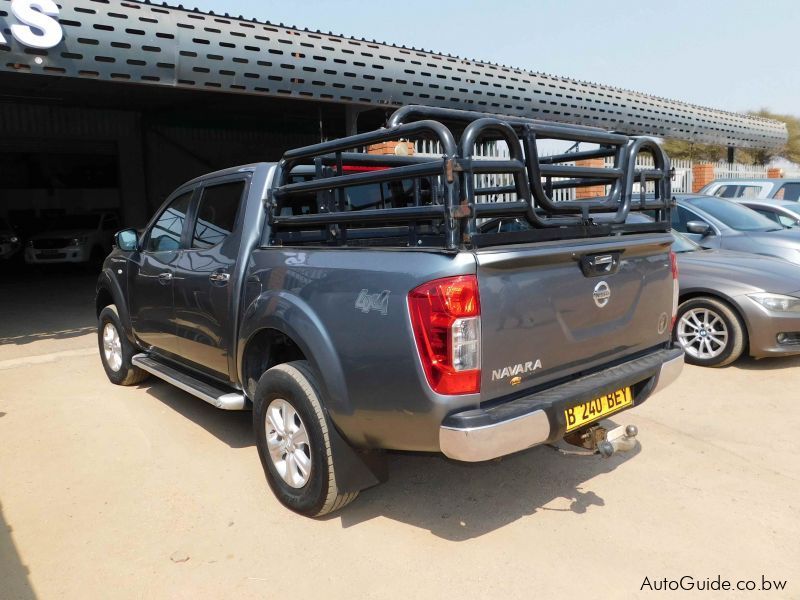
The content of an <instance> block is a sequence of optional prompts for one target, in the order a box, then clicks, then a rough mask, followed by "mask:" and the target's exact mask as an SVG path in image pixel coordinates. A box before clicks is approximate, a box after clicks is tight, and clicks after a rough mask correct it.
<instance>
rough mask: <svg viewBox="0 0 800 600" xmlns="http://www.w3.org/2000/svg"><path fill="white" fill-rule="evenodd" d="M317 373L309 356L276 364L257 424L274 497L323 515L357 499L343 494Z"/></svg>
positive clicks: (262, 387)
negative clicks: (313, 369) (337, 484)
mask: <svg viewBox="0 0 800 600" xmlns="http://www.w3.org/2000/svg"><path fill="white" fill-rule="evenodd" d="M319 389H320V388H319V386H318V385H317V379H316V375H315V374H314V372H313V371H312V369H311V367H310V366H309V364H308V362H307V361H304V360H298V361H293V362H289V363H285V364H281V365H277V366H275V367H273V368H271V369H270V370H268V371H267V372H266V373H264V374H263V375H262V376H261V379H260V380H259V382H258V387H257V388H256V393H255V399H254V402H253V426H254V429H255V434H256V446H257V447H258V454H259V456H260V457H261V464H262V465H263V467H264V472H265V474H266V476H267V483H269V486H270V488H271V489H272V491H273V493H274V494H275V496H276V497H277V498H278V500H279V501H280V502H281V503H282V504H283V505H284V506H286V507H287V508H289V509H291V510H293V511H295V512H298V513H300V514H302V515H306V516H308V517H319V516H322V515H325V514H328V513H330V512H333V511H335V510H339V509H340V508H342V507H344V506H345V505H347V504H349V503H350V502H352V501H353V500H355V498H356V496H358V492H353V493H349V494H343V493H340V492H339V490H338V488H337V487H336V476H335V470H334V469H335V465H334V462H333V452H332V450H331V441H330V435H329V433H328V432H329V431H330V427H331V425H330V423H329V421H328V418H327V416H326V414H325V411H324V410H323V408H322V403H321V399H320V392H319Z"/></svg>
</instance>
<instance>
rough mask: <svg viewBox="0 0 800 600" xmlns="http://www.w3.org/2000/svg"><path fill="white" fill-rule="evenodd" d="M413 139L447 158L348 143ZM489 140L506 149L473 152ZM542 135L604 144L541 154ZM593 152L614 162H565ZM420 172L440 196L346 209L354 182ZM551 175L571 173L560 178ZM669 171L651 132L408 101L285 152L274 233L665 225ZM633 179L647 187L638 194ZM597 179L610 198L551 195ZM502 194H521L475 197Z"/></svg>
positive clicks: (526, 234)
mask: <svg viewBox="0 0 800 600" xmlns="http://www.w3.org/2000/svg"><path fill="white" fill-rule="evenodd" d="M443 122H447V123H453V124H454V125H456V126H458V127H461V126H463V130H462V131H461V133H460V138H459V139H458V141H456V136H455V134H454V132H453V129H451V128H450V127H448V126H446V125H444V123H443ZM415 137H427V138H433V139H434V140H436V141H438V143H439V145H440V148H441V156H414V155H411V156H387V155H373V154H366V153H364V152H352V151H350V150H352V149H354V148H361V147H364V146H367V145H369V144H375V143H379V142H386V141H397V140H403V139H409V138H415ZM487 138H489V139H494V140H502V141H504V142H505V143H506V144H507V146H508V149H509V157H508V158H496V159H494V158H492V159H486V158H475V157H474V148H475V144H476V143H477V142H478V141H479V140H480V139H487ZM542 139H557V140H566V141H571V142H575V143H582V142H585V143H591V144H597V145H598V148H596V149H593V150H588V151H582V152H566V153H561V154H557V155H554V156H545V157H540V156H539V152H538V146H537V142H538V141H539V140H542ZM642 152H645V153H649V154H651V155H652V157H653V164H654V167H653V168H652V169H637V168H636V159H637V157H638V156H639V154H640V153H642ZM589 158H603V159H607V158H613V166H612V167H610V168H609V167H585V166H574V165H569V164H564V163H567V162H572V161H575V160H583V159H589ZM301 165H306V166H313V167H314V173H315V178H313V179H311V180H309V181H299V182H290V181H289V180H290V177H291V175H292V173H293V170H294V169H295V168H296V167H298V166H301ZM344 165H357V166H364V167H369V166H371V165H372V166H380V167H381V169H380V170H367V171H365V172H357V173H345V172H344V168H343V166H344ZM323 167H325V168H327V169H328V170H327V171H325V170H323ZM325 173H327V174H328V175H327V176H326V174H325ZM479 174H507V175H510V176H511V177H512V178H513V184H512V185H506V186H498V187H482V188H481V187H476V186H475V180H476V178H475V176H476V175H479ZM420 177H437V178H439V181H440V182H441V188H440V190H439V194H438V198H437V199H436V200H437V202H436V203H434V204H430V205H420V203H419V201H418V199H417V201H416V202H415V204H416V205H415V206H407V207H398V208H377V209H369V210H358V211H350V210H345V201H344V191H345V189H347V188H351V187H354V186H362V185H368V184H380V183H385V182H390V181H399V180H404V179H414V178H420ZM554 178H565V179H563V180H560V181H553V179H554ZM670 178H671V170H670V162H669V158H668V156H667V155H666V154H665V153H664V151H663V149H662V148H661V147H660V146H659V144H658V143H657V142H656V141H655V140H654V139H652V138H649V137H630V136H626V135H622V134H619V133H612V132H608V131H605V130H603V129H599V128H594V127H587V126H582V125H569V124H561V123H553V122H547V121H539V120H534V119H527V118H522V117H507V116H502V115H493V114H490V113H481V112H474V111H463V110H455V109H444V108H435V107H428V106H419V105H409V106H405V107H403V108H400V109H398V110H397V111H395V112H394V113H393V114H392V116H391V117H390V118H389V120H388V122H387V126H386V127H385V128H381V129H378V130H375V131H370V132H367V133H360V134H356V135H352V136H348V137H345V138H340V139H337V140H332V141H327V142H321V143H318V144H313V145H310V146H306V147H302V148H297V149H294V150H289V151H287V152H286V153H285V154H284V155H283V157H282V159H281V161H280V162H279V163H278V166H277V169H276V172H275V175H274V178H273V184H272V187H271V189H270V192H269V194H268V197H267V209H268V222H269V243H271V244H279V243H280V242H279V241H278V240H277V238H276V237H275V233H276V232H281V231H297V230H313V229H318V230H320V231H322V232H324V235H325V239H326V243H327V244H329V245H347V243H348V225H351V226H352V225H354V224H356V223H357V224H359V225H365V224H376V225H380V226H381V227H385V226H387V225H391V224H402V223H411V224H415V223H419V222H431V221H437V222H438V221H441V223H442V224H443V235H444V246H445V248H446V249H448V250H457V249H459V248H462V247H463V248H470V247H477V246H484V245H489V244H493V243H498V242H500V241H501V240H502V241H505V242H506V243H508V242H509V241H510V238H514V239H515V240H517V239H518V240H519V241H526V240H548V239H561V238H571V237H593V236H599V235H609V234H612V233H635V232H640V231H668V230H669V223H670V206H671V203H672V197H671V188H670ZM542 180H544V183H543V181H542ZM648 182H653V183H654V190H655V193H654V194H653V193H647V192H646V184H647V183H648ZM636 183H638V184H639V185H640V191H639V192H638V193H636V194H634V191H633V187H634V184H636ZM600 185H603V186H608V188H609V192H608V193H607V194H606V195H604V196H600V197H596V198H591V199H585V200H570V201H554V200H553V197H552V195H553V191H554V190H556V189H560V188H581V187H588V186H600ZM309 193H315V194H317V197H318V212H317V213H315V214H301V215H294V214H293V215H282V214H278V211H277V206H278V203H279V202H280V201H286V202H291V200H292V198H294V197H297V196H299V195H301V194H309ZM498 194H514V195H515V196H516V200H513V201H496V202H479V201H477V199H478V198H481V197H484V196H489V195H495V196H496V195H498ZM634 196H636V198H634ZM631 210H633V211H653V214H654V215H655V220H654V222H653V223H646V224H643V223H638V224H631V223H627V224H626V219H627V218H628V215H629V213H630V212H631ZM597 213H605V214H606V215H608V216H609V217H610V219H608V220H606V221H605V222H603V223H596V222H595V221H594V218H593V216H592V215H594V214H597ZM496 218H512V219H514V218H516V219H524V221H526V222H527V224H528V225H529V226H530V229H529V230H528V231H515V232H513V233H514V235H510V233H502V234H498V233H484V232H482V230H481V223H483V222H485V221H486V220H487V219H496ZM420 243H421V242H420Z"/></svg>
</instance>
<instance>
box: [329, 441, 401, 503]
mask: <svg viewBox="0 0 800 600" xmlns="http://www.w3.org/2000/svg"><path fill="white" fill-rule="evenodd" d="M328 435H329V436H330V440H331V452H332V453H333V464H334V465H335V472H334V476H335V477H336V487H337V488H338V490H339V493H340V494H350V493H352V492H359V491H361V490H365V489H367V488H370V487H372V486H374V485H378V484H379V483H383V482H384V481H386V480H387V479H388V478H389V476H388V473H389V471H388V465H387V462H386V457H385V456H384V454H383V453H382V452H364V453H362V452H357V451H356V450H354V449H353V448H352V446H350V444H348V443H347V442H346V441H345V439H344V438H343V437H342V436H341V434H340V433H339V432H338V431H337V430H336V428H335V427H329V428H328Z"/></svg>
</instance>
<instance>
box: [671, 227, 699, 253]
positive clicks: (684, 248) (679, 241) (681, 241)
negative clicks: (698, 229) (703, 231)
mask: <svg viewBox="0 0 800 600" xmlns="http://www.w3.org/2000/svg"><path fill="white" fill-rule="evenodd" d="M672 238H673V240H674V241H673V242H672V250H673V252H676V253H678V254H680V253H682V252H694V251H695V250H700V248H701V247H700V245H699V244H695V243H694V242H693V241H692V240H690V239H689V238H687V237H686V236H685V235H683V234H682V233H679V232H677V231H675V230H674V229H673V230H672Z"/></svg>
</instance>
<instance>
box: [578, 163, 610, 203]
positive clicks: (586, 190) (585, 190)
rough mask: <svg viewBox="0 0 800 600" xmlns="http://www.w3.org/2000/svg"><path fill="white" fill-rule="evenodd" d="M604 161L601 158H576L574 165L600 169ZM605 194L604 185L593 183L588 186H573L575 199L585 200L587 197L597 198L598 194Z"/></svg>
mask: <svg viewBox="0 0 800 600" xmlns="http://www.w3.org/2000/svg"><path fill="white" fill-rule="evenodd" d="M605 164H606V162H605V160H603V159H602V158H587V159H586V160H576V161H575V166H576V167H594V168H599V169H602V168H603V167H604V166H605ZM605 195H606V186H605V185H593V186H590V187H579V188H575V199H576V200H586V199H588V198H597V197H598V196H605Z"/></svg>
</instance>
